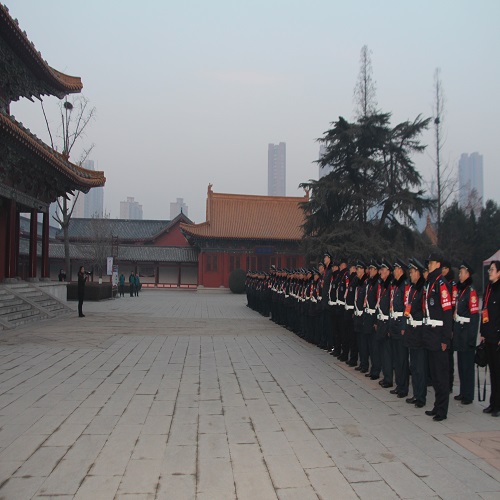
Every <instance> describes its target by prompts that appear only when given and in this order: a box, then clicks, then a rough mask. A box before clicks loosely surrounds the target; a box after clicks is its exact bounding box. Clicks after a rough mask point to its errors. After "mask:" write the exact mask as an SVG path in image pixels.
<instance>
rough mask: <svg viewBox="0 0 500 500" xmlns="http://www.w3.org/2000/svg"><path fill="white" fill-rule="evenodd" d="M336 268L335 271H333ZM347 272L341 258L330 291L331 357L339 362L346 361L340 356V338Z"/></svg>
mask: <svg viewBox="0 0 500 500" xmlns="http://www.w3.org/2000/svg"><path fill="white" fill-rule="evenodd" d="M335 267H336V269H335ZM348 272H349V270H348V269H347V259H346V258H345V257H341V258H340V259H338V261H337V262H336V266H334V269H333V276H334V277H333V281H332V288H331V291H330V297H331V301H332V303H333V307H332V346H331V353H330V354H331V355H332V356H335V357H337V358H339V359H340V360H341V361H346V358H345V357H343V356H342V338H343V331H344V312H345V292H346V283H345V277H346V274H347V273H348Z"/></svg>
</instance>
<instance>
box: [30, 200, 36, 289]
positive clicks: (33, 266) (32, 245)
mask: <svg viewBox="0 0 500 500" xmlns="http://www.w3.org/2000/svg"><path fill="white" fill-rule="evenodd" d="M37 241H38V211H37V210H36V208H32V209H31V220H30V245H29V264H28V265H29V268H28V279H29V280H35V279H36V261H37V255H36V251H37Z"/></svg>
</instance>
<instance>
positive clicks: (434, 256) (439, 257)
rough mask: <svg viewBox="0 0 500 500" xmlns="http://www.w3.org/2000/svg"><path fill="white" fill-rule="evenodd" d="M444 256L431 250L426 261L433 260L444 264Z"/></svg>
mask: <svg viewBox="0 0 500 500" xmlns="http://www.w3.org/2000/svg"><path fill="white" fill-rule="evenodd" d="M443 260H444V258H443V256H442V255H441V254H440V253H438V252H431V253H430V254H429V257H427V260H426V262H431V261H434V262H439V263H440V264H443Z"/></svg>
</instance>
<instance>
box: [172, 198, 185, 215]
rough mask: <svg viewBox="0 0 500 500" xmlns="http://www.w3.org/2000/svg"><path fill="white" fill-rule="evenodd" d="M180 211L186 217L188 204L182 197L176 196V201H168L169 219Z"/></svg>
mask: <svg viewBox="0 0 500 500" xmlns="http://www.w3.org/2000/svg"><path fill="white" fill-rule="evenodd" d="M181 212H182V213H183V214H184V215H185V216H186V217H188V206H187V205H186V204H185V203H184V198H177V201H175V202H171V203H170V219H171V220H172V219H175V218H176V217H177V216H178V215H179V214H180V213H181Z"/></svg>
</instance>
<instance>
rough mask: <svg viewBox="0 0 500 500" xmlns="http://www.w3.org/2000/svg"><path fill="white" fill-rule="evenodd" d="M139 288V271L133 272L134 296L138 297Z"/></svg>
mask: <svg viewBox="0 0 500 500" xmlns="http://www.w3.org/2000/svg"><path fill="white" fill-rule="evenodd" d="M140 289H141V280H140V279H139V273H135V286H134V292H135V296H136V297H139V290H140Z"/></svg>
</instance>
